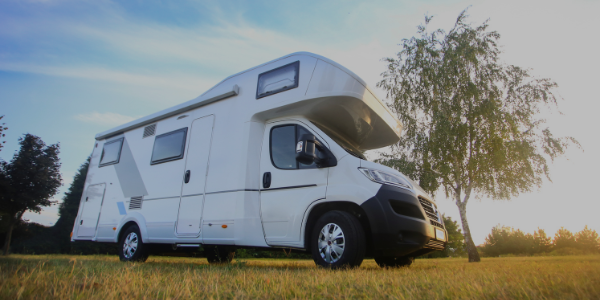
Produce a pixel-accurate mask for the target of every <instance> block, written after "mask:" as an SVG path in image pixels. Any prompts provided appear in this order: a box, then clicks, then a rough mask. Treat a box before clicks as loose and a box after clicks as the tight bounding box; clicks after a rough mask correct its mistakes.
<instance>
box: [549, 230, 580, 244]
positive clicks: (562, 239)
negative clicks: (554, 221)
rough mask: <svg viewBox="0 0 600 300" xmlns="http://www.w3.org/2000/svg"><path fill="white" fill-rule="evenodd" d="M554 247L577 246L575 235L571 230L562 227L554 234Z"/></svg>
mask: <svg viewBox="0 0 600 300" xmlns="http://www.w3.org/2000/svg"><path fill="white" fill-rule="evenodd" d="M553 244H554V249H561V248H575V246H576V243H575V236H574V235H573V233H571V232H570V231H569V230H567V229H565V228H564V227H561V228H560V229H559V230H558V231H556V233H555V234H554V241H553Z"/></svg>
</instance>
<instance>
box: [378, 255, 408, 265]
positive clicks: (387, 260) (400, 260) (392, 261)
mask: <svg viewBox="0 0 600 300" xmlns="http://www.w3.org/2000/svg"><path fill="white" fill-rule="evenodd" d="M414 260H415V259H414V258H413V257H408V256H400V257H375V262H376V263H377V265H378V266H380V267H382V268H385V267H389V268H398V267H409V266H410V265H411V264H412V263H413V261H414Z"/></svg>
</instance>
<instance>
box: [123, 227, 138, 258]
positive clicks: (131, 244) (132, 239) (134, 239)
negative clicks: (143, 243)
mask: <svg viewBox="0 0 600 300" xmlns="http://www.w3.org/2000/svg"><path fill="white" fill-rule="evenodd" d="M137 247H138V235H137V234H136V233H135V232H131V233H130V234H128V235H127V237H126V238H125V242H124V243H123V256H125V258H127V259H130V258H131V257H133V255H134V254H135V251H136V250H137Z"/></svg>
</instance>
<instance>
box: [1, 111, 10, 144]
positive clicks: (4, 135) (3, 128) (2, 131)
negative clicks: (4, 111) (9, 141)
mask: <svg viewBox="0 0 600 300" xmlns="http://www.w3.org/2000/svg"><path fill="white" fill-rule="evenodd" d="M2 118H4V116H0V120H2ZM4 125H6V123H2V124H0V139H4V137H6V133H4V131H5V130H7V129H8V127H6V126H4ZM4 144H6V141H0V151H2V148H3V147H4Z"/></svg>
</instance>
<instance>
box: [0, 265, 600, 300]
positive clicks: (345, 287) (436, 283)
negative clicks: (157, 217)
mask: <svg viewBox="0 0 600 300" xmlns="http://www.w3.org/2000/svg"><path fill="white" fill-rule="evenodd" d="M18 298H20V299H31V298H36V299H55V298H60V299H110V298H149V299H191V298H211V299H215V298H260V299H265V298H274V299H279V298H319V299H323V298H329V299H333V298H335V299H338V298H391V299H461V298H462V299H464V298H469V299H523V298H525V299H541V298H543V299H600V255H588V256H561V257H508V258H483V259H482V261H481V263H468V262H467V259H466V258H443V259H417V260H416V261H415V263H414V264H413V265H412V266H411V267H409V268H400V269H381V268H379V267H378V266H377V265H376V264H375V262H374V261H373V260H365V261H364V262H363V264H362V266H361V267H360V268H358V269H351V270H338V271H332V270H327V269H323V268H317V267H316V266H315V264H314V263H313V262H312V261H311V260H287V259H276V260H274V259H240V260H234V263H233V264H231V265H220V266H218V265H217V266H215V265H208V263H207V262H206V259H203V258H174V257H153V256H151V257H150V258H149V259H148V261H147V262H146V263H121V262H120V261H119V260H118V258H117V257H116V256H68V255H11V256H8V257H0V299H18Z"/></svg>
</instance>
